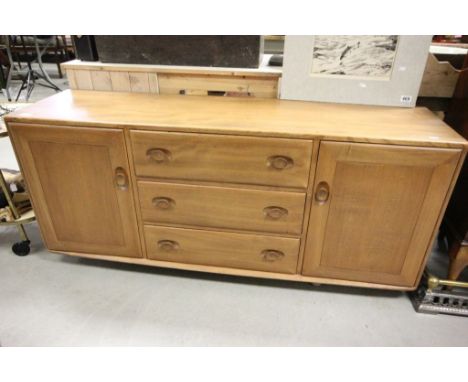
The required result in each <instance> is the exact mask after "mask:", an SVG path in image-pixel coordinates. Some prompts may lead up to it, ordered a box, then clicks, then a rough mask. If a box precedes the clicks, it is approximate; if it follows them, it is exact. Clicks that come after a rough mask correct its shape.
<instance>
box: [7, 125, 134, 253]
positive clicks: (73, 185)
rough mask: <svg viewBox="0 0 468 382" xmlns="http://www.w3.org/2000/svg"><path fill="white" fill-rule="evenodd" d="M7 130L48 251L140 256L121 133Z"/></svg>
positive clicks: (43, 128)
mask: <svg viewBox="0 0 468 382" xmlns="http://www.w3.org/2000/svg"><path fill="white" fill-rule="evenodd" d="M9 130H10V133H11V136H12V139H13V144H14V146H15V150H16V153H17V156H18V159H19V162H20V165H21V169H22V171H23V173H24V177H25V180H26V183H27V185H28V188H29V191H30V193H31V198H32V202H33V207H34V210H35V212H36V216H37V218H38V222H39V225H40V228H41V232H42V235H43V237H44V240H45V243H46V245H47V247H48V248H49V249H51V250H56V251H63V252H76V253H86V254H96V255H113V256H125V257H142V255H141V248H140V241H139V236H138V227H137V219H136V214H135V204H134V199H133V191H132V187H131V183H130V180H129V164H128V158H127V153H126V149H125V139H124V134H123V132H122V131H121V130H117V129H96V128H77V127H52V126H38V125H26V124H24V125H23V124H14V123H12V124H9Z"/></svg>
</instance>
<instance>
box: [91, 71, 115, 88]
mask: <svg viewBox="0 0 468 382" xmlns="http://www.w3.org/2000/svg"><path fill="white" fill-rule="evenodd" d="M91 79H92V81H93V88H94V90H101V91H111V90H112V83H111V79H110V74H109V72H107V71H103V70H93V71H91Z"/></svg>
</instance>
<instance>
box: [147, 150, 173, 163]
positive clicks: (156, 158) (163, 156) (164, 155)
mask: <svg viewBox="0 0 468 382" xmlns="http://www.w3.org/2000/svg"><path fill="white" fill-rule="evenodd" d="M146 155H147V156H148V157H149V158H150V159H151V160H152V161H153V162H156V163H166V162H169V161H170V160H171V156H172V155H171V152H170V151H169V150H166V149H161V148H152V149H149V150H148V151H147V152H146Z"/></svg>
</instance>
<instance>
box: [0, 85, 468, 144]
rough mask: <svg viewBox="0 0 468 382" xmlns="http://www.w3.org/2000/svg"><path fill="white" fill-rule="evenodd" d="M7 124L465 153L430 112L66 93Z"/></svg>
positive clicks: (231, 99)
mask: <svg viewBox="0 0 468 382" xmlns="http://www.w3.org/2000/svg"><path fill="white" fill-rule="evenodd" d="M5 119H6V120H7V121H8V122H25V123H38V124H41V123H42V124H54V125H64V126H93V127H98V126H102V127H111V128H115V127H117V128H123V127H138V128H142V129H148V130H162V131H180V132H199V133H216V134H233V135H256V136H275V137H290V138H307V139H313V138H320V139H329V140H337V141H355V142H373V143H398V144H405V145H420V146H436V147H458V148H460V147H464V148H465V149H466V147H467V145H468V143H467V141H466V140H465V139H464V138H463V137H461V136H460V135H458V134H457V133H456V132H455V131H454V130H452V129H451V128H450V127H449V126H448V125H446V124H445V123H444V122H443V121H441V120H440V119H439V118H437V117H436V116H435V115H434V114H433V113H432V112H430V111H429V110H428V109H426V108H419V107H418V108H413V109H412V108H395V107H381V106H364V105H346V104H331V103H316V102H301V101H284V100H276V99H261V98H240V97H216V96H212V97H206V96H179V95H155V94H135V93H118V92H98V91H84V90H67V91H64V92H61V93H58V94H56V95H53V96H51V97H48V98H46V99H44V100H42V101H39V102H37V103H35V104H32V105H30V106H27V107H25V108H22V109H20V110H18V111H16V112H14V113H11V114H9V115H8V116H7V117H6V118H5Z"/></svg>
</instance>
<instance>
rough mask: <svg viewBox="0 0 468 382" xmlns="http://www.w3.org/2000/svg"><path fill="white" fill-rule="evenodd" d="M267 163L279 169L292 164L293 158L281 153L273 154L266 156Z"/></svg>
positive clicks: (289, 166)
mask: <svg viewBox="0 0 468 382" xmlns="http://www.w3.org/2000/svg"><path fill="white" fill-rule="evenodd" d="M267 165H268V166H269V167H272V168H274V169H275V170H278V171H281V170H285V169H287V168H291V167H292V166H294V160H293V159H292V158H290V157H287V156H283V155H274V156H271V157H269V158H268V160H267Z"/></svg>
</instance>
